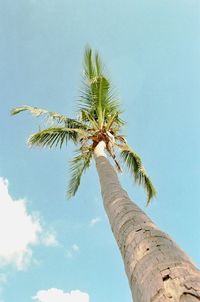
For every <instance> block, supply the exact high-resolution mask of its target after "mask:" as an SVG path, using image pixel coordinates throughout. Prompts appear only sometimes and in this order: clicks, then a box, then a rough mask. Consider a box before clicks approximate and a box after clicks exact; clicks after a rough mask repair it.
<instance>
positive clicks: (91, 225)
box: [89, 217, 101, 227]
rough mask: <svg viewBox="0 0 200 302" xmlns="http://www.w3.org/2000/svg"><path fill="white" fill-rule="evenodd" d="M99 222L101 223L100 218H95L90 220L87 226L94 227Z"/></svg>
mask: <svg viewBox="0 0 200 302" xmlns="http://www.w3.org/2000/svg"><path fill="white" fill-rule="evenodd" d="M99 222H101V218H100V217H96V218H93V219H91V221H90V224H89V225H90V227H93V226H95V224H97V223H99Z"/></svg>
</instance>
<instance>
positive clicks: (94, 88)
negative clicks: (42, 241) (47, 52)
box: [11, 48, 156, 204]
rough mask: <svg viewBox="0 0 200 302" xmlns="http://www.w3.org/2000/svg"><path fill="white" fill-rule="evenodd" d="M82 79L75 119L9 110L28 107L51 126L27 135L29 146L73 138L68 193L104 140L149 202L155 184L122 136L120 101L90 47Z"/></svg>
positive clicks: (59, 143)
mask: <svg viewBox="0 0 200 302" xmlns="http://www.w3.org/2000/svg"><path fill="white" fill-rule="evenodd" d="M83 82H84V86H83V89H82V92H81V97H80V100H79V104H78V117H77V118H76V119H72V118H69V117H67V116H64V115H61V114H59V113H55V112H49V111H47V110H45V109H41V108H37V107H31V106H22V107H17V108H15V109H13V110H12V112H11V114H12V115H16V114H18V113H20V112H22V111H29V112H31V113H32V114H33V115H35V116H44V117H45V119H46V120H47V121H50V122H51V126H49V127H48V128H45V129H43V130H40V131H39V132H37V133H34V134H32V135H31V136H30V137H29V139H28V144H29V145H30V146H38V147H49V148H51V147H60V148H61V147H62V146H63V144H64V143H65V144H66V143H67V142H68V141H72V142H73V143H74V144H75V145H76V146H77V150H76V152H77V154H76V156H75V157H74V158H73V159H72V160H71V180H70V182H69V187H68V196H69V197H72V196H74V195H75V193H76V191H77V189H78V187H79V184H80V180H81V176H82V174H83V173H84V172H85V170H86V169H87V168H89V166H90V163H91V160H92V157H93V151H94V149H95V147H96V146H97V145H98V143H99V142H100V141H104V142H105V146H106V150H107V153H108V154H109V156H110V157H111V158H112V159H113V160H114V162H115V165H116V167H117V170H118V171H119V172H120V171H121V166H120V164H119V162H118V160H117V159H116V150H117V149H118V150H119V153H120V155H121V159H122V161H123V162H124V163H125V164H126V166H127V167H128V169H129V171H130V172H131V174H132V175H133V177H134V180H135V182H136V183H138V184H139V185H143V187H144V188H145V190H146V192H147V204H148V203H149V202H150V200H151V198H152V197H154V196H155V195H156V191H155V188H154V186H153V184H152V182H151V180H150V179H149V177H148V175H147V173H146V171H145V169H144V167H143V164H142V161H141V159H140V157H139V156H138V155H137V154H136V153H135V152H134V151H133V150H132V149H131V148H130V147H129V146H128V144H127V142H126V138H125V136H124V135H122V134H121V130H122V126H123V125H124V122H123V121H122V119H121V118H120V114H121V110H120V106H119V102H118V100H117V99H116V98H115V96H114V95H113V93H112V89H111V85H110V81H109V79H108V77H106V75H105V72H104V70H103V64H102V63H101V60H100V57H99V55H98V53H97V52H96V53H95V55H94V56H93V54H92V50H91V49H90V48H86V50H85V54H84V81H83Z"/></svg>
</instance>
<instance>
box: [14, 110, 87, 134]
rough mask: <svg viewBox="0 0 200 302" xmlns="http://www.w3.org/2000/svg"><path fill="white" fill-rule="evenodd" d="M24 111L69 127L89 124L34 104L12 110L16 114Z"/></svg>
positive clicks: (84, 127) (85, 127) (82, 126)
mask: <svg viewBox="0 0 200 302" xmlns="http://www.w3.org/2000/svg"><path fill="white" fill-rule="evenodd" d="M23 111H29V112H30V113H31V114H32V115H34V116H36V117H40V116H43V117H44V119H45V120H46V121H47V122H56V123H58V124H63V125H64V126H65V127H67V128H81V129H87V126H86V125H85V124H83V123H80V122H79V121H77V120H75V119H71V118H68V117H66V116H65V115H62V114H60V113H57V112H50V111H48V110H46V109H42V108H38V107H32V106H26V105H25V106H21V107H17V108H15V109H13V110H12V111H11V114H12V115H16V114H18V113H20V112H23Z"/></svg>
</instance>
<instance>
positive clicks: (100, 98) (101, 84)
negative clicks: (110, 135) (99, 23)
mask: <svg viewBox="0 0 200 302" xmlns="http://www.w3.org/2000/svg"><path fill="white" fill-rule="evenodd" d="M84 75H85V76H84V85H83V89H82V91H81V97H80V101H79V103H80V105H79V108H80V111H83V110H84V111H85V112H87V114H88V115H93V117H94V118H95V121H96V122H97V123H98V127H99V128H100V129H101V128H102V127H103V125H104V126H105V124H106V121H107V120H108V115H109V116H113V115H114V114H115V118H114V121H113V124H114V122H115V123H118V124H120V122H121V121H120V119H119V118H118V116H119V114H120V113H121V111H120V107H119V102H118V101H117V99H116V97H115V96H114V95H113V92H112V89H111V82H110V80H109V79H108V77H107V76H106V75H105V73H104V67H103V64H102V62H101V60H100V57H99V54H98V53H97V52H96V54H95V55H94V58H93V55H92V50H91V48H88V47H87V48H86V50H85V56H84Z"/></svg>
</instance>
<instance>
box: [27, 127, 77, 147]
mask: <svg viewBox="0 0 200 302" xmlns="http://www.w3.org/2000/svg"><path fill="white" fill-rule="evenodd" d="M82 133H83V132H82V131H81V130H80V129H71V128H64V127H55V128H47V129H44V130H41V131H39V132H37V133H34V134H32V135H31V136H30V138H29V140H28V144H29V146H31V147H32V146H36V147H49V148H51V147H53V146H54V147H57V146H59V147H60V148H61V147H62V145H63V143H64V142H65V143H67V142H68V141H69V140H71V141H72V142H73V143H77V142H78V139H79V136H80V135H81V134H82Z"/></svg>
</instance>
